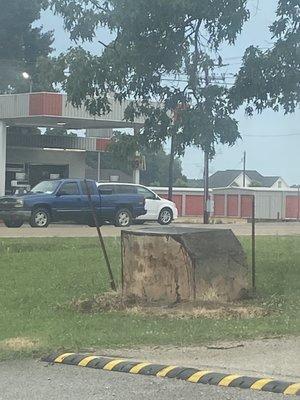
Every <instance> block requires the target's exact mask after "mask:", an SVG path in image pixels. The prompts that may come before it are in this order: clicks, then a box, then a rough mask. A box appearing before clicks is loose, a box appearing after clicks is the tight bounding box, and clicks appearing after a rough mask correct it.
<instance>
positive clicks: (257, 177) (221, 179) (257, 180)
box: [200, 169, 289, 189]
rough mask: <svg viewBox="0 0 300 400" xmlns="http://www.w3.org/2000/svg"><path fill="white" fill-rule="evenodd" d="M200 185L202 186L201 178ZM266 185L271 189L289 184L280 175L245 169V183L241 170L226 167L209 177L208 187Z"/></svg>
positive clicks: (282, 187) (285, 187)
mask: <svg viewBox="0 0 300 400" xmlns="http://www.w3.org/2000/svg"><path fill="white" fill-rule="evenodd" d="M200 186H201V187H203V186H204V182H203V180H201V183H200ZM243 186H245V187H266V188H272V189H288V188H289V185H288V184H287V183H286V182H285V180H284V179H283V178H281V177H280V176H263V175H262V174H260V173H259V172H258V171H255V170H246V171H245V185H244V172H243V170H236V169H227V170H226V171H217V172H215V173H214V174H212V175H211V176H210V177H209V187H210V188H226V187H243Z"/></svg>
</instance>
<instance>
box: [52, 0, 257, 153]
mask: <svg viewBox="0 0 300 400" xmlns="http://www.w3.org/2000/svg"><path fill="white" fill-rule="evenodd" d="M246 3H247V2H246V0H232V1H230V2H229V1H228V0H218V1H212V0H202V1H201V2H199V0H173V1H169V0H151V1H149V0H107V1H101V0H84V1H79V0H51V5H52V8H53V9H54V10H55V11H56V12H57V13H59V14H61V15H62V16H63V18H64V21H65V27H66V29H67V30H69V32H70V35H71V38H72V39H74V40H79V39H81V40H83V41H85V40H89V41H96V40H98V34H99V33H98V31H97V29H98V27H99V26H105V27H107V28H108V30H109V31H110V32H111V33H112V40H111V42H110V43H108V44H103V43H102V44H103V47H104V49H103V52H102V53H101V54H99V55H97V56H94V55H91V54H90V53H88V52H85V51H84V50H83V49H82V48H80V47H77V48H75V49H73V50H71V51H70V53H69V54H68V55H67V57H66V60H67V63H68V65H69V71H70V76H69V77H68V79H67V80H66V82H65V83H64V89H65V90H66V91H67V93H68V97H69V100H70V101H71V102H72V104H73V105H75V106H77V107H79V106H81V105H84V106H85V107H86V108H87V109H88V110H89V111H90V112H91V113H92V114H97V115H102V114H105V113H107V112H108V111H109V110H110V104H109V97H108V94H110V93H114V96H115V99H117V100H119V101H122V100H124V99H125V98H127V99H128V98H130V99H132V103H131V104H130V106H129V107H128V108H127V110H126V112H125V118H126V119H127V120H129V121H134V118H135V117H137V116H141V115H143V116H144V117H145V125H144V129H143V131H142V135H141V138H140V141H142V142H143V144H147V145H151V146H159V145H161V144H162V143H164V142H166V140H167V139H168V138H170V137H175V147H176V153H177V154H183V153H184V150H185V148H186V146H188V145H196V146H199V147H201V148H202V149H206V150H207V151H209V152H210V154H211V155H213V154H214V146H215V143H217V142H220V143H224V144H229V145H232V144H233V143H234V140H236V138H237V137H239V133H238V129H237V123H236V121H235V120H234V119H231V118H232V117H231V116H232V114H233V112H234V109H233V107H232V105H231V103H230V101H229V98H228V91H227V90H225V89H224V88H222V87H218V86H217V85H215V84H211V82H210V80H209V76H210V75H211V73H212V72H213V71H214V68H215V64H216V63H219V64H222V62H221V61H218V60H217V61H215V60H214V59H213V57H212V51H216V50H218V49H219V48H220V46H221V45H222V44H223V43H229V44H233V43H234V42H235V40H236V38H237V36H238V35H239V33H240V32H241V29H242V26H243V24H244V23H245V21H247V20H248V18H249V12H248V10H247V8H246ZM174 75H175V76H178V77H183V78H182V79H183V80H185V81H186V82H185V83H184V84H178V85H176V84H175V83H168V78H172V76H174ZM166 79H167V80H166ZM206 86H208V87H206ZM174 115H176V116H177V117H178V118H176V120H174ZM222 129H224V133H223V132H222Z"/></svg>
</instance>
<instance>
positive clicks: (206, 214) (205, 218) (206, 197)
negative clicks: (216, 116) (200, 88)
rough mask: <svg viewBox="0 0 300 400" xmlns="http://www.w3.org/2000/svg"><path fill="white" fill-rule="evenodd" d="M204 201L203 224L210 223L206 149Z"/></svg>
mask: <svg viewBox="0 0 300 400" xmlns="http://www.w3.org/2000/svg"><path fill="white" fill-rule="evenodd" d="M209 81H210V80H209V71H208V68H206V69H205V86H206V87H207V86H209ZM203 178H204V202H203V224H205V225H208V224H209V209H208V206H209V153H208V149H207V148H205V149H204V177H203Z"/></svg>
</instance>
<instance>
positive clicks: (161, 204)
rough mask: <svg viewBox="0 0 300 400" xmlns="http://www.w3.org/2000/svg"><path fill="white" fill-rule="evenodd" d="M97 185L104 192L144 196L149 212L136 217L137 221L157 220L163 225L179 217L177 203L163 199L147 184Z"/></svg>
mask: <svg viewBox="0 0 300 400" xmlns="http://www.w3.org/2000/svg"><path fill="white" fill-rule="evenodd" d="M97 185H98V187H99V189H100V191H101V192H102V193H107V194H109V195H114V194H133V193H134V194H140V195H142V196H144V198H145V209H146V210H147V214H145V215H141V216H140V217H138V218H136V222H140V223H143V222H145V221H157V222H159V223H160V224H161V225H169V224H170V223H171V222H172V221H173V220H174V219H176V218H177V217H178V210H177V207H176V205H175V203H173V202H172V201H169V200H166V199H162V198H161V197H159V196H158V195H157V194H156V193H155V192H153V191H152V190H151V189H149V188H147V187H146V186H143V185H135V184H132V183H97Z"/></svg>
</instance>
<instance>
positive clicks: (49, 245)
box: [0, 237, 300, 359]
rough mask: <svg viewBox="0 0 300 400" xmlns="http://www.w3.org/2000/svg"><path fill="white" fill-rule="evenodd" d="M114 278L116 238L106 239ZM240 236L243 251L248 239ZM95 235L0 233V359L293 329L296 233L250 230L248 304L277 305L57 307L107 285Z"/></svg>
mask: <svg viewBox="0 0 300 400" xmlns="http://www.w3.org/2000/svg"><path fill="white" fill-rule="evenodd" d="M106 242H107V246H108V251H109V256H110V258H111V262H112V265H113V268H114V274H115V276H116V277H117V278H118V279H119V278H120V247H119V246H120V243H119V239H113V238H111V239H107V241H106ZM241 242H242V244H243V246H244V248H245V249H246V251H247V254H249V255H250V239H249V238H242V239H241ZM97 246H98V245H97V240H96V239H94V238H85V239H82V238H80V239H79V238H78V239H62V238H47V239H42V238H41V239H1V240H0V277H1V278H0V279H1V285H0V359H8V358H16V357H24V356H34V355H36V356H38V355H40V354H43V353H47V352H49V351H53V350H58V349H71V350H74V351H76V350H87V349H90V348H108V347H109V348H113V347H122V346H136V345H143V344H149V345H150V344H151V345H152V344H155V345H163V344H174V345H193V344H200V343H204V342H207V341H214V340H223V339H241V338H256V337H272V336H278V335H287V334H293V335H296V334H298V333H299V331H300V322H299V309H300V307H299V306H300V301H299V298H300V296H299V281H300V279H299V277H300V237H258V238H257V289H258V294H257V298H256V299H255V300H252V303H253V304H257V305H263V306H265V307H269V308H271V309H275V310H277V311H276V312H275V313H272V314H270V315H269V316H267V317H260V318H253V319H219V320H213V319H205V318H202V319H176V320H175V319H166V318H159V317H143V316H138V315H137V316H134V315H128V314H125V313H117V312H111V313H99V314H96V315H88V314H80V313H77V312H76V311H73V310H72V309H70V308H68V307H61V306H62V305H65V304H67V303H68V302H70V300H72V299H74V298H80V297H91V296H92V295H94V294H97V293H99V292H104V291H106V290H108V288H109V284H108V275H107V272H106V269H105V265H104V260H103V258H102V257H100V255H99V249H98V247H97Z"/></svg>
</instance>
